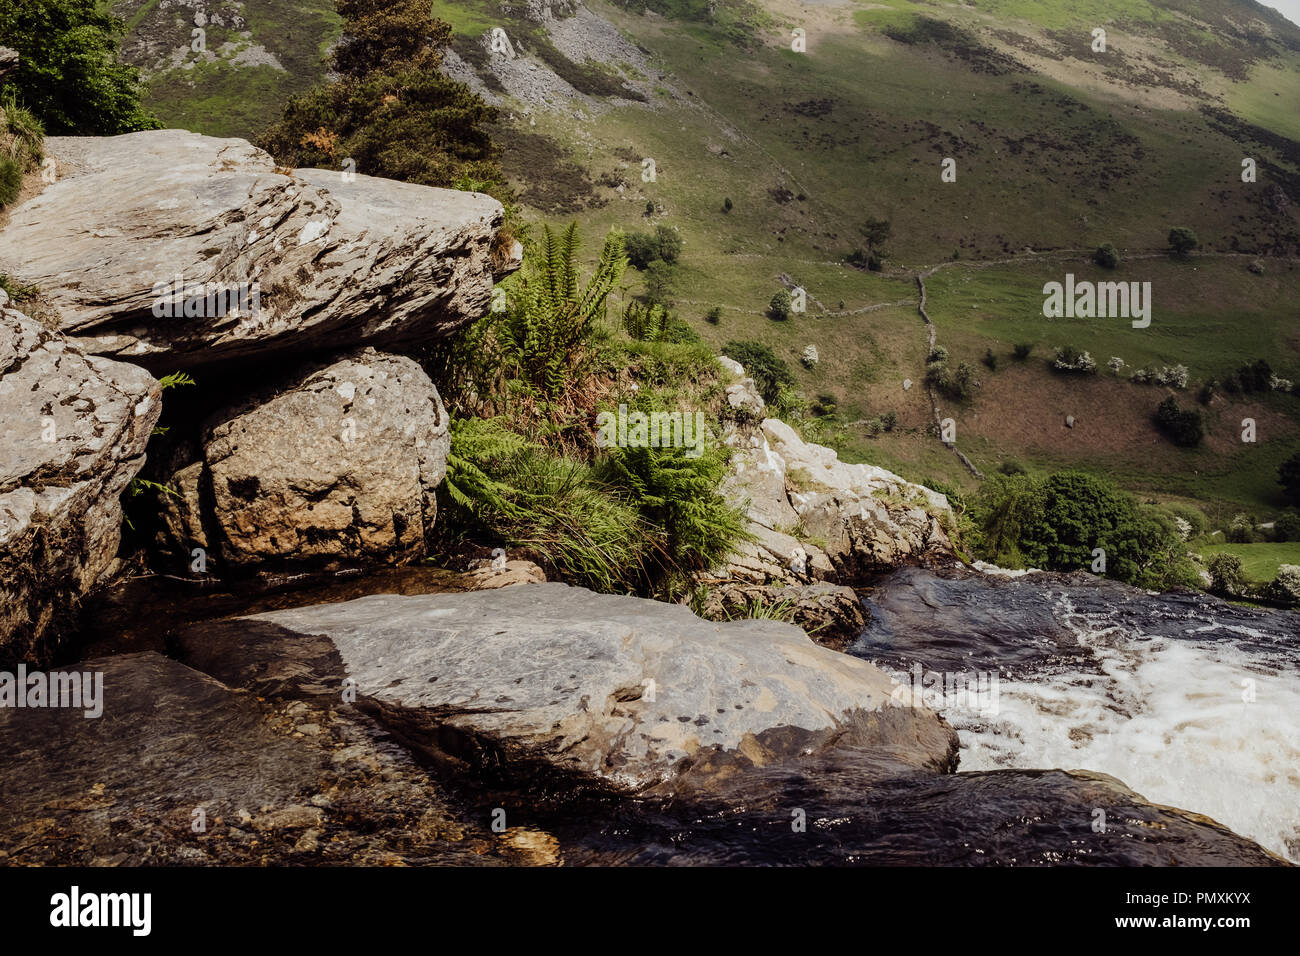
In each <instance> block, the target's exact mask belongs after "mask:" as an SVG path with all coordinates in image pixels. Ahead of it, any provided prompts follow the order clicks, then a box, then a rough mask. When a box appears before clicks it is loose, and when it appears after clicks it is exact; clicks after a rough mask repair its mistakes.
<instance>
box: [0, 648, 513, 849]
mask: <svg viewBox="0 0 1300 956" xmlns="http://www.w3.org/2000/svg"><path fill="white" fill-rule="evenodd" d="M75 669H76V670H83V671H101V672H102V673H103V675H104V676H103V680H104V712H103V715H102V716H101V717H99V718H97V719H87V718H86V717H84V716H83V713H82V711H81V710H79V709H49V708H44V709H13V708H0V764H2V765H3V766H4V767H5V768H6V773H4V774H3V775H0V860H2V861H3V862H4V863H6V864H9V865H13V864H18V865H70V864H80V865H94V866H118V865H122V866H138V865H187V866H193V865H258V866H262V865H277V864H294V865H302V864H316V865H329V864H360V865H404V864H454V865H459V866H473V865H485V864H486V865H491V864H494V863H502V862H515V863H520V862H536V861H537V860H536V857H534V856H531V855H530V854H528V853H526V852H520V851H517V850H514V849H512V848H510V847H509V846H508V845H505V844H503V843H502V842H501V841H499V840H497V839H495V838H494V837H493V835H492V834H490V833H488V832H486V831H484V830H481V829H479V828H478V827H476V826H475V825H474V824H473V823H471V822H469V821H467V820H466V819H464V818H463V817H461V816H460V815H458V814H457V812H455V811H454V810H452V809H451V808H450V807H449V806H448V803H447V799H446V796H445V792H444V791H443V790H442V788H441V787H440V786H439V785H438V784H437V783H436V781H434V780H433V779H432V778H430V777H429V775H428V774H427V772H425V771H424V770H423V769H421V768H420V767H419V766H418V765H416V764H415V763H414V762H413V761H412V759H411V757H410V755H409V754H408V753H407V752H406V751H405V750H403V749H402V748H401V747H400V746H398V745H396V744H395V743H394V742H393V741H392V740H391V739H390V738H388V737H387V735H385V734H383V733H382V732H380V731H378V730H376V729H375V728H374V727H373V725H371V724H370V723H369V722H368V721H367V720H366V719H365V718H364V717H362V716H361V715H359V714H355V713H349V712H348V710H349V709H348V708H346V707H344V706H341V705H340V703H339V698H338V697H337V696H334V697H332V698H330V700H329V701H326V700H325V699H324V698H319V699H315V700H312V701H301V700H295V701H286V700H276V701H264V700H259V699H257V698H256V697H254V696H253V695H252V694H249V693H247V692H244V691H236V690H232V689H231V688H229V687H227V686H225V685H223V684H221V683H220V682H218V681H216V680H214V679H212V678H211V677H208V676H206V675H203V674H200V673H198V672H197V671H194V670H191V669H190V668H188V667H185V666H183V665H181V664H178V663H176V662H175V661H172V660H168V659H166V658H164V657H162V656H160V655H158V654H155V653H149V652H146V653H141V654H125V655H120V656H115V657H111V658H101V659H98V660H90V661H86V662H83V663H81V664H78V665H76V667H75ZM19 769H20V770H21V772H13V771H15V770H19Z"/></svg>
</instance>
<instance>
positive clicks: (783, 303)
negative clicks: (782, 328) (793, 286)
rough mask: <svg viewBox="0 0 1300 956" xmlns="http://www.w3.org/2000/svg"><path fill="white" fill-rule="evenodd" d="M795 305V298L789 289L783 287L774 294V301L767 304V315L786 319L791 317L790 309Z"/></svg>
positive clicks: (780, 319) (781, 319) (782, 319)
mask: <svg viewBox="0 0 1300 956" xmlns="http://www.w3.org/2000/svg"><path fill="white" fill-rule="evenodd" d="M793 305H794V300H793V299H792V298H791V297H790V292H789V290H787V289H781V290H780V291H779V292H777V293H776V294H775V295H773V296H772V301H771V302H769V303H768V305H767V315H768V317H769V318H772V319H777V320H778V321H782V322H783V321H785V320H786V319H788V318H790V309H791V308H792V307H793Z"/></svg>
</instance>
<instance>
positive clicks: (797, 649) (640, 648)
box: [177, 583, 957, 792]
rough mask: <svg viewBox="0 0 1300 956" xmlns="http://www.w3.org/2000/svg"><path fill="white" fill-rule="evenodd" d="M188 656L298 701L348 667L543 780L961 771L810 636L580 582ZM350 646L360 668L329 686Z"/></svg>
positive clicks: (444, 749) (275, 624)
mask: <svg viewBox="0 0 1300 956" xmlns="http://www.w3.org/2000/svg"><path fill="white" fill-rule="evenodd" d="M177 647H178V651H179V653H180V654H181V657H182V659H184V660H187V661H189V662H190V663H191V664H192V666H195V667H199V668H203V669H211V670H210V672H211V673H213V676H216V677H218V678H219V679H221V680H224V681H226V682H228V683H233V684H236V685H238V686H243V687H249V688H250V689H253V690H255V691H256V692H257V693H259V694H263V693H265V692H267V690H268V688H271V687H273V686H274V687H278V688H279V690H278V691H277V692H279V693H284V692H286V689H285V688H284V686H283V682H282V678H283V676H284V675H298V677H297V678H296V679H297V680H300V681H304V682H311V683H314V684H325V685H329V684H330V683H331V682H332V680H334V678H337V677H338V676H340V675H341V674H343V673H346V675H347V676H348V677H349V678H351V679H352V680H353V681H355V682H356V683H355V688H356V693H357V698H358V704H359V705H361V704H364V706H365V708H366V709H367V710H370V711H373V712H375V713H376V714H377V715H378V716H379V719H380V720H381V721H383V722H384V723H385V724H386V725H387V726H389V727H390V728H391V729H392V730H393V732H394V733H395V734H396V735H398V737H399V739H402V740H403V741H405V742H407V744H408V745H410V746H414V747H416V748H418V749H421V750H424V751H426V752H428V753H429V754H430V755H431V756H434V757H437V758H443V759H451V760H457V761H461V762H463V763H466V764H469V765H472V766H476V767H477V768H478V769H481V770H491V769H493V768H495V769H497V770H503V771H504V772H505V773H507V774H514V775H517V776H521V777H528V778H529V779H535V777H534V775H537V774H543V775H544V774H545V773H547V772H550V773H551V774H553V775H556V776H563V777H574V776H576V777H577V778H579V779H583V780H585V781H587V782H588V783H592V782H598V783H600V784H603V785H604V786H606V787H609V788H612V789H615V790H622V791H634V792H641V791H645V790H647V789H649V788H659V790H660V792H667V791H670V790H671V789H672V788H673V787H675V786H677V785H678V783H680V782H682V781H683V780H688V781H689V786H690V787H691V788H692V789H701V788H702V789H708V787H710V786H711V785H712V784H713V783H714V782H716V780H717V779H720V778H726V777H728V776H730V775H732V774H734V773H736V772H740V771H743V770H745V769H748V768H753V767H763V766H768V765H773V764H778V763H780V762H781V761H783V760H787V759H791V758H795V757H798V756H799V755H802V754H808V753H812V752H814V751H820V750H826V749H835V748H838V747H845V746H847V747H857V748H863V751H864V752H866V753H869V754H874V755H875V756H874V757H873V758H872V759H874V760H876V761H877V762H878V763H879V764H881V765H886V764H887V765H888V766H890V767H891V768H893V769H894V771H896V772H907V771H908V770H916V769H930V770H938V771H947V770H951V769H953V768H954V767H955V766H956V742H957V741H956V735H955V733H954V732H953V731H952V729H951V728H949V727H948V725H947V724H945V723H944V722H943V721H942V720H940V719H939V718H938V717H937V716H935V715H934V714H933V713H932V712H931V711H929V710H926V709H924V708H921V707H912V706H910V705H901V704H899V703H898V702H897V701H896V700H895V699H894V698H893V697H892V696H891V695H892V692H893V684H892V682H891V680H890V679H889V677H887V676H886V675H885V674H884V673H883V672H881V671H880V670H878V669H877V668H875V667H874V666H872V665H870V664H868V663H866V662H865V661H861V660H858V659H857V658H853V657H849V656H847V655H844V654H838V653H836V652H834V651H830V650H827V649H825V648H822V647H818V646H817V645H816V644H814V643H813V642H812V641H811V640H809V639H808V636H807V635H806V634H804V633H803V632H802V631H800V630H799V628H797V627H794V626H793V625H790V624H782V623H779V622H776V621H759V620H747V621H736V622H730V623H725V624H715V623H712V622H709V621H705V620H703V619H701V618H699V617H696V616H695V615H694V614H692V613H691V612H690V611H689V610H688V609H687V608H684V607H680V606H676V605H669V604H663V603H660V602H657V601H650V600H645V599H642V598H633V597H623V596H617V595H607V594H595V593H593V592H591V591H587V590H584V589H581V588H573V587H569V586H567V585H564V584H555V583H545V584H530V585H527V586H525V587H507V588H500V589H496V590H488V591H472V592H467V593H460V594H446V593H444V594H423V595H415V596H400V595H392V594H377V595H371V596H369V597H363V598H360V599H358V600H354V601H347V602H345V603H342V604H323V605H316V606H313V607H304V608H295V609H291V610H284V611H273V612H270V613H266V614H257V615H253V616H251V617H247V618H240V619H237V620H227V621H221V622H216V623H214V624H209V625H196V626H194V627H193V628H191V629H189V630H188V631H185V632H183V633H182V634H181V635H180V637H179V639H178V643H177ZM236 648H238V651H237V652H236V650H235V649H236ZM334 652H337V660H339V661H341V665H342V671H341V672H338V673H336V674H335V675H334V678H331V677H329V676H322V675H320V674H318V673H317V672H318V671H320V670H322V668H325V667H326V664H325V663H324V662H326V661H328V660H331V659H335V658H334ZM258 662H262V663H258ZM291 679H292V678H291ZM665 788H667V791H666V790H665Z"/></svg>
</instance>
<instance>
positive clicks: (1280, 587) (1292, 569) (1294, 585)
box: [1268, 564, 1300, 604]
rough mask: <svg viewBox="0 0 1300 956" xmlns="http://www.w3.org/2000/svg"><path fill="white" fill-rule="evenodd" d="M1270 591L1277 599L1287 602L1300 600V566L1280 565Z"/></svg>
mask: <svg viewBox="0 0 1300 956" xmlns="http://www.w3.org/2000/svg"><path fill="white" fill-rule="evenodd" d="M1268 592H1269V594H1270V596H1271V597H1272V598H1273V599H1274V600H1275V601H1281V602H1283V603H1286V604H1295V603H1297V602H1300V566H1298V565H1294V564H1281V565H1278V569H1277V577H1275V578H1274V579H1273V581H1272V582H1271V583H1270V584H1269V586H1268Z"/></svg>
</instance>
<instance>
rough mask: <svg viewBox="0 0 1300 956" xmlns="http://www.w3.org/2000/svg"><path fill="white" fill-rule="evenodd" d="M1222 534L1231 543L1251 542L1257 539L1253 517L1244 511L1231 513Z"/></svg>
mask: <svg viewBox="0 0 1300 956" xmlns="http://www.w3.org/2000/svg"><path fill="white" fill-rule="evenodd" d="M1223 536H1224V538H1225V539H1226V540H1228V541H1229V542H1230V543H1232V544H1253V543H1254V542H1255V541H1256V540H1257V535H1256V534H1255V519H1254V518H1252V517H1251V516H1250V515H1248V514H1245V513H1244V512H1243V513H1239V514H1235V515H1233V516H1232V521H1230V522H1229V523H1228V529H1227V530H1226V531H1224V532H1223Z"/></svg>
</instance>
